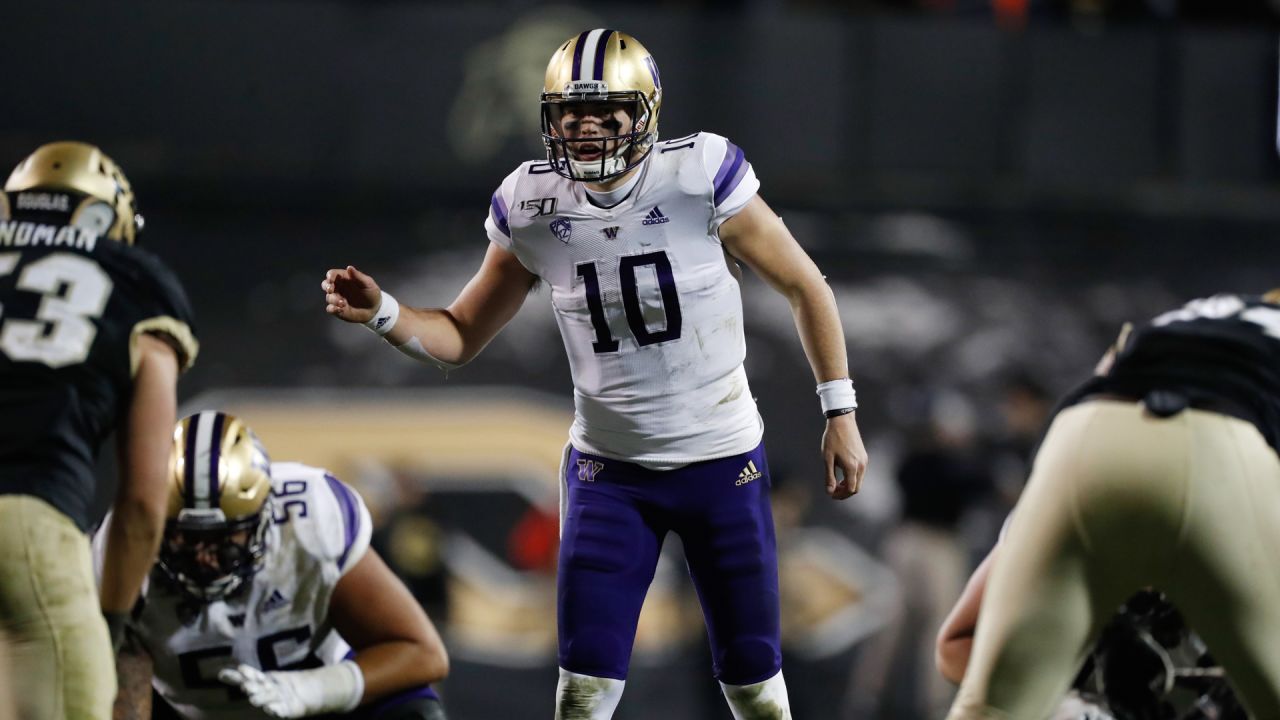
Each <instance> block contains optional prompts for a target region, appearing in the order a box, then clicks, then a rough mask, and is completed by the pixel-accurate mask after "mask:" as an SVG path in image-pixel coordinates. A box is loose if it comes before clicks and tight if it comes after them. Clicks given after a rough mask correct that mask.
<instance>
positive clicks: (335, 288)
mask: <svg viewBox="0 0 1280 720" xmlns="http://www.w3.org/2000/svg"><path fill="white" fill-rule="evenodd" d="M320 289H321V290H323V291H324V302H325V306H324V311H325V312H327V313H329V314H330V315H334V316H336V317H339V318H341V319H343V320H346V321H347V322H351V323H365V322H369V321H370V320H372V319H373V314H374V313H375V312H377V311H378V305H380V304H381V303H382V290H381V289H379V288H378V283H376V282H374V281H373V278H371V277H369V276H368V275H365V274H364V273H362V272H360V271H359V270H357V269H355V267H353V266H351V265H348V266H346V267H345V268H343V269H341V270H338V269H333V270H330V271H329V272H327V273H325V274H324V280H322V281H320Z"/></svg>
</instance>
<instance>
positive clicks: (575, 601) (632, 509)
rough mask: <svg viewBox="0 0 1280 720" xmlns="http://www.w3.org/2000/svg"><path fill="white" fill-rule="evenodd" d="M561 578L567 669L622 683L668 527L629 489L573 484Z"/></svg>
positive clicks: (561, 654)
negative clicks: (645, 598)
mask: <svg viewBox="0 0 1280 720" xmlns="http://www.w3.org/2000/svg"><path fill="white" fill-rule="evenodd" d="M567 488H568V493H567V496H566V498H567V502H566V504H565V517H564V523H563V525H562V527H561V533H560V562H559V569H558V573H557V577H556V584H557V619H558V634H559V645H560V650H559V659H560V666H561V667H563V668H565V669H566V670H570V671H572V672H576V673H581V674H584V675H593V676H598V677H612V678H618V679H621V678H623V677H625V676H626V671H627V667H628V665H629V663H630V657H631V644H632V641H633V640H634V638H635V632H636V624H637V622H638V620H639V618H640V608H641V607H642V606H643V604H644V597H645V594H646V592H647V591H648V589H649V584H650V583H651V582H652V581H653V575H654V570H655V569H656V567H657V562H658V554H659V552H660V551H661V549H662V539H663V536H664V535H665V533H666V529H665V527H664V526H663V524H662V521H661V518H660V517H657V516H655V515H654V513H653V512H652V511H651V510H649V509H647V508H645V507H644V505H643V504H642V503H640V502H638V501H637V498H636V497H635V495H634V493H632V492H631V489H630V488H626V487H619V486H614V485H609V484H607V483H603V482H583V481H580V480H578V479H577V478H571V479H570V482H569V483H568V486H567Z"/></svg>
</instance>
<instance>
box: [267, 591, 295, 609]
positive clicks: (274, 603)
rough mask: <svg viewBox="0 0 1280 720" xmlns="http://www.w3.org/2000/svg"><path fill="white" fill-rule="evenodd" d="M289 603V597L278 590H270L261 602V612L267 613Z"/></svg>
mask: <svg viewBox="0 0 1280 720" xmlns="http://www.w3.org/2000/svg"><path fill="white" fill-rule="evenodd" d="M288 604H289V599H288V598H286V597H285V596H284V595H282V594H281V593H280V591H279V590H272V591H271V594H270V595H268V596H267V599H266V600H265V601H263V603H262V612H264V613H269V612H271V611H272V610H278V609H280V608H282V607H284V606H285V605H288Z"/></svg>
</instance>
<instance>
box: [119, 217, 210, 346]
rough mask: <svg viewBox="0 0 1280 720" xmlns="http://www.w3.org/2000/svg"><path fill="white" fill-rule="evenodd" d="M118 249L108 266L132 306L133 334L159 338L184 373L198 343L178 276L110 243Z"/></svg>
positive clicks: (147, 256)
mask: <svg viewBox="0 0 1280 720" xmlns="http://www.w3.org/2000/svg"><path fill="white" fill-rule="evenodd" d="M108 247H111V248H112V249H113V250H117V252H116V253H115V254H116V258H115V262H112V263H111V264H110V269H111V271H112V274H113V275H115V276H116V278H115V279H116V281H117V286H119V284H120V283H121V282H123V283H124V284H125V285H126V286H127V287H128V288H129V290H128V292H129V294H130V296H131V301H132V303H133V304H134V306H135V307H134V315H135V318H134V325H133V329H132V333H131V334H133V335H137V334H139V333H144V332H145V333H155V334H158V335H162V336H163V337H165V339H166V340H168V341H169V343H170V344H171V345H172V346H173V348H174V350H175V351H176V352H177V353H178V364H179V367H180V368H181V369H183V370H186V369H188V368H190V367H191V365H192V364H193V363H194V362H195V359H196V355H197V354H199V352H200V344H199V341H198V340H197V339H196V331H195V312H194V311H193V310H192V308H191V301H190V300H188V299H187V293H186V291H185V290H184V289H183V287H182V283H181V282H180V281H179V280H178V276H177V275H176V274H174V272H173V270H171V269H170V268H169V266H168V265H166V264H165V263H164V261H163V260H161V259H160V258H159V257H157V256H155V255H154V254H152V253H150V252H148V251H146V250H143V249H142V248H138V247H130V246H127V245H121V244H119V243H115V242H112V243H109V244H108Z"/></svg>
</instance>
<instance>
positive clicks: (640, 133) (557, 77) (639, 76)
mask: <svg viewBox="0 0 1280 720" xmlns="http://www.w3.org/2000/svg"><path fill="white" fill-rule="evenodd" d="M582 106H592V107H595V108H596V109H600V108H604V109H606V110H609V111H612V110H615V109H620V110H622V111H623V112H625V113H626V115H627V117H628V118H629V119H630V124H631V128H630V132H621V131H620V130H621V127H620V126H618V125H617V123H616V121H611V120H608V119H606V121H605V125H604V127H605V129H606V130H608V129H612V130H613V134H611V135H604V136H598V137H587V138H582V137H579V138H568V137H566V132H565V129H564V126H563V124H562V120H563V118H564V117H565V115H566V114H567V113H570V112H573V111H575V110H577V109H581V108H582ZM661 109H662V79H661V77H660V76H659V75H658V66H657V64H656V63H655V62H654V60H653V56H652V55H650V54H649V51H648V50H646V49H645V48H644V46H643V45H641V44H640V41H639V40H636V39H635V38H633V37H631V36H630V35H628V34H626V33H623V32H619V31H617V30H608V29H605V28H596V29H594V30H587V31H585V32H582V33H579V34H578V35H575V36H573V37H571V38H569V39H568V40H567V41H566V42H564V43H563V44H562V45H561V46H560V48H559V49H558V50H556V53H555V55H553V56H552V57H551V62H550V63H549V64H548V65H547V74H546V78H545V80H544V82H543V87H542V142H543V144H544V145H545V146H546V149H547V160H548V161H549V162H550V163H551V167H552V168H553V169H555V171H556V172H557V173H559V174H560V175H562V176H564V177H567V178H569V179H571V180H585V181H591V182H598V181H602V180H608V179H610V178H614V177H618V176H619V175H622V174H623V173H625V172H627V171H628V170H630V169H631V168H634V167H635V166H637V165H639V164H640V163H641V162H642V161H644V159H645V158H646V157H647V156H648V154H649V151H650V150H652V149H653V144H654V143H655V142H657V140H658V114H659V111H661ZM611 124H612V128H611V127H610V125H611Z"/></svg>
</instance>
